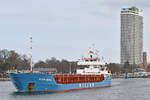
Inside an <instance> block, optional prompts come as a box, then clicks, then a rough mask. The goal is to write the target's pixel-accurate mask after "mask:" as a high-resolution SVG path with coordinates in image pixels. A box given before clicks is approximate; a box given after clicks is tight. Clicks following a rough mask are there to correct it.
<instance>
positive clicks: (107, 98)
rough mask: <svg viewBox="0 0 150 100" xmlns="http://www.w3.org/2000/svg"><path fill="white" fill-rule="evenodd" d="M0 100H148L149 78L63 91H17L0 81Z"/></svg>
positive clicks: (121, 80)
mask: <svg viewBox="0 0 150 100" xmlns="http://www.w3.org/2000/svg"><path fill="white" fill-rule="evenodd" d="M0 100H150V79H149V78H145V79H113V80H112V86H111V87H108V88H97V89H88V90H79V91H71V92H65V93H34V94H29V93H17V92H16V89H15V88H14V86H13V84H12V83H11V82H10V81H7V82H0Z"/></svg>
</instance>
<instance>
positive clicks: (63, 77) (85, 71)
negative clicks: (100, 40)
mask: <svg viewBox="0 0 150 100" xmlns="http://www.w3.org/2000/svg"><path fill="white" fill-rule="evenodd" d="M89 55H90V56H89V57H82V59H81V60H79V61H78V62H77V65H78V66H80V67H79V68H78V69H77V70H76V74H58V73H57V74H50V73H34V71H33V70H32V67H31V72H29V73H9V76H10V78H11V81H12V83H13V84H14V86H15V87H16V89H17V90H18V92H67V91H73V90H83V89H92V88H103V87H109V86H111V72H110V71H109V70H108V68H107V67H106V66H105V63H104V62H103V61H102V60H101V59H100V58H98V57H94V52H93V51H89Z"/></svg>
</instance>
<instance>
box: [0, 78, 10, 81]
mask: <svg viewBox="0 0 150 100" xmlns="http://www.w3.org/2000/svg"><path fill="white" fill-rule="evenodd" d="M0 81H10V78H0Z"/></svg>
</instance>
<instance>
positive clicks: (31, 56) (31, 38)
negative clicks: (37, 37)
mask: <svg viewBox="0 0 150 100" xmlns="http://www.w3.org/2000/svg"><path fill="white" fill-rule="evenodd" d="M32 65H33V64H32V37H30V72H31V73H32V71H33V69H32V67H33V66H32Z"/></svg>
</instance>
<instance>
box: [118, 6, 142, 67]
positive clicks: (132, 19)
mask: <svg viewBox="0 0 150 100" xmlns="http://www.w3.org/2000/svg"><path fill="white" fill-rule="evenodd" d="M120 18H121V27H120V28H121V29H120V31H121V39H120V60H121V64H124V63H125V62H129V64H142V62H143V60H142V59H143V16H142V11H141V10H139V9H138V8H136V7H131V8H122V10H121V14H120Z"/></svg>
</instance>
